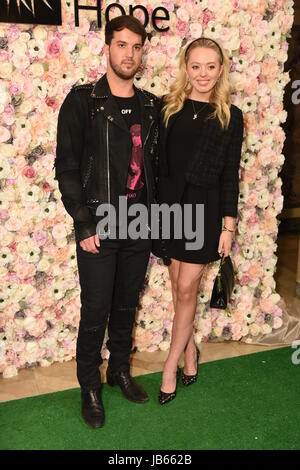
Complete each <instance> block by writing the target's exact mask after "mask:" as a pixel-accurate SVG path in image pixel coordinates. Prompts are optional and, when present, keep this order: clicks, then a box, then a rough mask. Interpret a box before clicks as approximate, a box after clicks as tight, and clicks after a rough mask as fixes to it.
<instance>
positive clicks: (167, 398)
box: [158, 367, 180, 405]
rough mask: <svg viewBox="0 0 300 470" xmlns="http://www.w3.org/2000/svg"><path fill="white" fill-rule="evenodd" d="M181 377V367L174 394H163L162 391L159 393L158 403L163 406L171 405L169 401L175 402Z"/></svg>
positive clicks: (178, 370)
mask: <svg viewBox="0 0 300 470" xmlns="http://www.w3.org/2000/svg"><path fill="white" fill-rule="evenodd" d="M179 377H180V369H179V367H177V372H176V387H175V390H174V392H171V393H168V392H163V391H162V390H160V391H159V395H158V401H159V403H160V404H161V405H165V404H166V403H169V401H172V400H174V398H175V397H176V390H177V384H178V380H179Z"/></svg>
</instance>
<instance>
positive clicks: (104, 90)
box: [91, 74, 154, 107]
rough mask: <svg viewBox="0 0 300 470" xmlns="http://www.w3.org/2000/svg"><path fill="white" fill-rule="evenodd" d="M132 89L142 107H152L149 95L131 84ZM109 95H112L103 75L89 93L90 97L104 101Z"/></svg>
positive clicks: (105, 76) (151, 99)
mask: <svg viewBox="0 0 300 470" xmlns="http://www.w3.org/2000/svg"><path fill="white" fill-rule="evenodd" d="M133 89H134V92H135V93H136V94H138V96H139V98H140V99H141V100H142V102H143V104H144V105H146V106H150V107H154V104H153V98H152V97H151V95H150V94H148V93H147V92H145V91H144V90H141V89H140V88H137V87H136V86H135V85H134V84H133ZM111 94H112V93H111V90H110V88H109V83H108V80H107V75H106V74H104V75H103V76H102V77H101V78H100V79H99V80H98V81H97V83H96V84H95V86H94V88H93V90H92V93H91V97H92V98H102V99H105V98H108V97H109V96H110V95H111Z"/></svg>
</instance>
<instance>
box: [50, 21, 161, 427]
mask: <svg viewBox="0 0 300 470" xmlns="http://www.w3.org/2000/svg"><path fill="white" fill-rule="evenodd" d="M145 39H146V32H145V29H144V27H143V26H142V24H141V23H140V22H139V21H138V20H137V19H136V18H134V17H132V16H129V15H123V16H119V17H117V18H114V19H113V20H111V21H110V22H108V23H107V24H106V28H105V43H106V44H105V46H104V47H105V55H106V58H107V73H106V74H105V75H104V76H103V77H102V78H100V80H99V81H98V82H97V83H96V84H87V85H81V86H76V87H74V88H73V89H72V90H71V91H70V93H69V94H68V95H67V97H66V98H65V101H64V102H63V104H62V107H61V109H60V112H59V117H58V129H57V152H56V160H55V170H56V173H55V177H56V179H57V180H58V183H59V189H60V192H61V194H62V202H63V204H64V206H65V208H66V210H67V212H68V213H69V214H70V215H71V216H72V218H73V219H74V228H75V237H76V253H77V263H78V273H79V280H80V287H81V295H80V297H81V318H80V325H79V332H78V340H77V351H76V361H77V377H78V381H79V383H80V386H81V399H82V417H83V419H84V420H85V422H86V423H87V424H88V425H90V426H91V427H93V428H98V427H101V426H103V424H104V408H103V404H102V400H101V377H100V372H99V366H100V364H101V363H102V358H101V353H100V352H101V348H102V344H103V340H104V334H105V329H106V324H107V321H108V335H109V340H108V342H107V347H108V349H109V351H110V357H109V363H108V368H107V373H106V374H107V383H108V384H109V385H112V386H113V385H118V386H119V387H120V388H121V390H122V392H123V394H124V396H125V398H127V399H128V400H131V401H134V402H135V403H145V402H146V401H148V396H147V394H146V392H145V391H144V390H143V389H142V388H141V387H140V386H139V385H138V384H137V383H136V382H135V381H134V380H133V379H132V377H131V375H130V370H129V357H130V352H131V347H132V338H131V333H132V328H133V324H134V319H135V312H136V308H137V305H138V297H139V292H140V290H141V288H142V287H143V282H144V278H145V274H146V269H147V264H148V260H149V255H150V249H151V240H150V237H148V239H141V238H140V239H137V240H133V239H130V238H128V237H127V239H120V238H119V237H117V238H115V239H114V238H113V237H109V236H108V238H106V239H105V237H101V235H102V234H101V233H100V232H99V230H98V226H97V222H99V220H100V219H99V217H98V212H97V215H96V210H97V207H98V206H99V207H101V205H102V204H111V205H112V206H113V207H116V209H117V208H118V204H119V197H120V196H123V197H124V196H127V201H128V206H129V205H130V204H131V203H132V202H139V203H141V204H145V205H146V206H147V207H148V210H150V205H151V203H152V202H154V184H155V181H154V171H155V167H156V165H155V162H154V160H155V158H156V146H157V129H158V125H157V121H158V104H159V101H158V99H157V98H156V97H155V96H154V95H152V94H150V93H148V92H145V91H142V90H139V89H138V88H136V87H135V86H134V84H133V80H134V76H135V74H136V72H137V70H138V68H139V67H140V65H141V61H142V52H143V45H144V42H145ZM123 215H124V214H123ZM103 238H104V239H103ZM108 318H109V320H108Z"/></svg>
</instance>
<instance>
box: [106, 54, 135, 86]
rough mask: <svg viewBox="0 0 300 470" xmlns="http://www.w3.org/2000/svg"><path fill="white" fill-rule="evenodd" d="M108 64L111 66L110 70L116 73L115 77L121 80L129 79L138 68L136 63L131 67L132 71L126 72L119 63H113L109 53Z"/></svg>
mask: <svg viewBox="0 0 300 470" xmlns="http://www.w3.org/2000/svg"><path fill="white" fill-rule="evenodd" d="M109 65H110V66H111V68H112V70H113V71H114V73H115V74H116V75H117V77H119V78H121V79H122V80H131V79H132V78H133V77H134V76H135V74H136V72H137V71H138V69H139V65H138V66H137V67H135V68H134V69H133V71H130V72H128V73H126V72H124V71H123V70H122V69H121V67H120V66H119V65H117V64H114V63H113V61H112V58H111V55H109Z"/></svg>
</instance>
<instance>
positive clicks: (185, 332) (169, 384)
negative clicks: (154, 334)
mask: <svg viewBox="0 0 300 470" xmlns="http://www.w3.org/2000/svg"><path fill="white" fill-rule="evenodd" d="M172 263H173V260H172ZM204 266H205V265H202V264H191V263H184V262H180V266H179V273H178V278H177V289H176V293H175V298H176V307H175V316H174V320H173V328H172V340H171V346H170V351H169V355H168V358H167V360H166V363H165V366H164V372H163V379H162V387H161V390H162V391H163V392H165V393H171V392H173V391H174V389H175V386H176V371H177V364H178V360H179V357H180V355H181V354H182V352H183V351H184V349H185V347H186V345H187V343H188V342H190V341H191V336H192V334H193V323H194V318H195V312H196V305H197V293H198V287H199V282H200V279H201V276H202V272H203V269H204Z"/></svg>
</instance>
